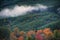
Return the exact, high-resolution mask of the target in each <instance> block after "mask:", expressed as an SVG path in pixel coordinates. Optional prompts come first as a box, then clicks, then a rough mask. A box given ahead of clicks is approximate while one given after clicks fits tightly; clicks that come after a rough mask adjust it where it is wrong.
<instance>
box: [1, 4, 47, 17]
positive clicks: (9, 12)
mask: <svg viewBox="0 0 60 40" xmlns="http://www.w3.org/2000/svg"><path fill="white" fill-rule="evenodd" d="M46 8H47V6H44V5H41V4H36V5H35V6H27V5H23V6H18V5H16V6H15V7H14V8H13V9H9V8H5V9H3V10H2V11H0V17H15V16H20V15H24V14H26V13H27V12H31V11H32V10H38V9H40V10H42V9H46Z"/></svg>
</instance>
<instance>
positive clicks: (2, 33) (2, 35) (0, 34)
mask: <svg viewBox="0 0 60 40" xmlns="http://www.w3.org/2000/svg"><path fill="white" fill-rule="evenodd" d="M9 36H10V31H9V29H6V28H0V39H1V40H2V39H8V38H9Z"/></svg>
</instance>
